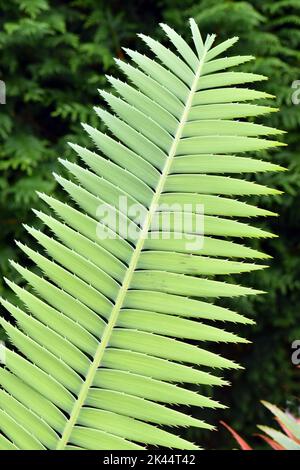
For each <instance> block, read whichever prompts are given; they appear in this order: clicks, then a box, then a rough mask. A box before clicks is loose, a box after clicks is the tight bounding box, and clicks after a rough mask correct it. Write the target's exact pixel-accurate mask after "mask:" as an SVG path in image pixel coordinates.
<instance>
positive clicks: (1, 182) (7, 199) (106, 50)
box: [0, 0, 300, 448]
mask: <svg viewBox="0 0 300 470" xmlns="http://www.w3.org/2000/svg"><path fill="white" fill-rule="evenodd" d="M0 9H1V19H0V22H1V30H0V48H1V63H0V79H1V80H4V81H5V83H6V90H7V97H6V101H7V103H6V104H5V105H0V119H1V121H0V122H1V124H0V139H1V146H0V170H1V173H0V188H1V196H0V220H1V234H0V249H1V261H0V270H1V274H2V275H4V276H6V277H8V278H10V279H13V280H15V281H16V282H17V281H18V279H17V278H16V271H12V270H10V268H9V263H8V259H9V258H13V259H15V260H19V261H20V262H26V261H25V260H23V259H21V258H20V257H21V254H20V252H19V251H18V250H16V249H15V244H14V238H18V239H19V238H22V241H25V242H26V240H27V236H26V234H25V232H24V231H23V229H22V225H21V224H22V223H24V222H26V223H27V224H32V223H34V225H35V226H36V225H37V222H36V220H34V218H33V214H32V212H31V207H32V206H34V207H35V208H39V207H40V206H41V202H40V201H39V200H38V198H37V196H36V194H35V190H39V191H45V192H48V193H52V192H53V191H54V190H55V183H54V180H53V178H52V175H51V173H52V172H53V171H59V172H61V169H60V168H59V165H58V163H57V157H60V156H62V155H63V156H65V157H66V158H72V159H73V158H74V155H73V154H72V153H71V152H70V150H69V149H68V147H67V146H66V143H67V142H68V141H74V142H77V143H79V144H83V145H86V144H88V140H87V137H86V135H85V133H83V132H82V130H81V126H80V122H81V121H83V122H89V123H92V124H94V125H97V118H96V117H95V114H94V112H93V111H92V106H93V105H94V104H97V103H99V102H100V99H99V97H98V93H97V88H99V87H102V88H103V85H105V86H107V85H106V79H105V74H116V73H117V72H116V70H115V66H114V61H113V57H115V56H117V57H119V58H123V52H122V49H121V45H122V46H125V47H126V46H129V47H131V48H135V47H138V48H139V49H141V47H142V44H141V42H140V41H138V40H137V38H136V33H137V32H144V33H146V34H151V35H155V36H158V35H161V32H160V31H159V30H158V29H157V23H158V22H159V21H164V22H167V23H168V24H170V25H171V26H173V27H175V28H176V29H177V30H178V31H179V32H180V31H182V33H183V34H184V32H185V31H187V29H186V22H187V18H188V17H190V16H193V17H194V18H195V19H196V21H197V22H198V23H199V24H200V27H201V29H202V31H203V33H204V34H205V33H207V32H210V33H211V32H215V33H217V34H218V36H219V38H220V40H221V39H226V38H227V37H230V36H236V35H238V36H240V38H241V39H240V41H239V43H238V44H237V45H236V46H235V52H236V53H240V52H242V53H243V54H248V53H249V54H254V55H255V56H256V57H257V61H256V62H255V63H251V62H250V63H249V64H247V66H245V67H244V68H245V70H250V71H252V72H256V73H262V74H264V75H267V76H269V77H270V80H269V82H264V83H260V84H259V86H258V88H259V89H263V88H264V89H265V90H266V91H268V92H270V93H272V94H274V95H276V96H277V105H278V106H279V107H280V108H281V112H280V114H272V115H270V116H267V117H266V118H264V120H263V122H264V123H265V124H266V125H271V126H275V127H279V128H282V129H284V130H286V131H288V134H287V135H286V136H285V141H286V142H287V143H288V144H289V146H288V147H286V148H283V150H282V151H280V152H276V153H272V154H270V155H268V154H267V153H265V154H264V155H263V158H266V159H272V160H273V161H275V162H276V163H280V164H282V165H283V166H286V167H288V168H290V170H291V171H290V172H286V173H279V174H276V175H270V176H266V175H263V176H259V177H257V179H258V181H260V180H261V179H263V181H264V183H265V184H269V185H272V186H276V187H277V188H278V189H281V190H283V191H284V192H285V195H284V197H282V198H273V199H272V198H270V201H269V200H268V201H259V205H261V206H264V207H268V208H270V209H271V210H273V211H274V212H279V213H280V217H279V218H273V219H271V218H270V220H266V221H258V224H259V225H260V226H265V227H267V228H269V229H271V230H272V231H274V232H276V233H277V234H278V235H279V238H277V239H273V240H270V241H267V242H266V241H265V242H262V246H261V248H263V250H264V251H266V252H267V253H269V254H271V255H272V256H273V257H274V259H273V260H272V261H271V262H270V268H269V269H268V270H266V271H264V272H259V273H258V274H252V275H249V276H246V275H244V283H245V285H255V287H256V288H257V289H263V290H266V291H267V292H268V294H267V295H266V296H261V297H260V298H257V299H255V298H254V299H253V298H249V299H245V300H243V301H242V302H241V301H239V311H240V312H241V313H243V314H245V315H246V316H248V317H250V318H253V319H254V320H256V321H257V326H256V327H254V328H253V327H252V328H251V327H246V328H245V331H244V332H240V333H241V334H242V333H243V334H244V336H247V337H248V338H249V336H250V339H251V340H252V341H253V343H254V344H253V345H249V346H245V345H241V346H236V347H232V346H228V347H226V351H227V353H229V354H230V353H231V356H232V357H233V358H234V359H236V360H237V361H239V362H240V363H241V364H242V365H243V366H245V367H246V371H242V372H235V373H234V374H231V375H230V376H229V377H228V379H229V380H230V381H231V382H232V384H233V387H232V388H231V387H230V388H227V389H222V390H220V391H219V392H218V393H220V395H222V400H221V401H222V402H223V403H224V402H225V403H226V404H227V405H228V406H229V407H230V408H229V410H228V411H226V412H224V415H223V416H222V418H224V419H225V420H226V421H227V422H229V423H230V424H231V425H232V426H233V427H234V428H235V429H236V430H237V431H239V432H240V431H241V432H242V433H244V434H245V435H247V436H248V435H249V434H251V432H253V431H255V427H256V423H258V422H262V421H264V422H265V416H264V415H262V413H264V410H263V407H261V406H258V403H259V400H260V399H266V400H268V401H270V402H273V403H276V404H277V405H279V406H285V405H286V403H287V401H288V400H291V401H292V404H293V400H294V396H299V380H298V382H297V380H296V369H295V367H294V366H293V365H292V363H291V360H290V355H291V352H292V350H291V342H292V341H293V340H294V339H300V326H299V325H300V295H299V284H300V281H299V280H298V279H300V275H299V274H300V273H299V271H300V264H299V261H298V257H299V241H298V238H299V234H298V230H299V226H300V224H299V221H300V211H299V186H300V159H299V153H300V139H299V131H298V129H299V124H300V104H299V105H298V106H296V105H293V103H292V99H291V98H292V93H293V92H295V89H293V88H292V83H293V82H294V81H295V80H300V72H299V65H300V52H299V51H300V31H299V24H300V2H299V0H294V1H293V0H264V1H261V0H251V1H248V2H247V1H229V0H199V1H197V2H195V1H192V0H180V1H179V0H147V1H141V0H140V1H138V0H135V1H132V0H128V1H126V2H121V1H110V2H107V1H105V0H102V1H100V0H74V1H70V2H65V1H62V0H60V1H55V0H53V1H47V0H11V1H9V2H8V1H4V0H0ZM298 97H300V93H299V94H298ZM33 221H34V222H33ZM2 275H1V279H2ZM0 290H1V292H0V293H1V295H3V296H4V297H7V296H8V295H9V294H8V291H7V290H6V287H5V283H4V281H2V280H0ZM235 305H236V303H235ZM224 395H226V396H225V399H224ZM215 415H216V416H218V418H220V417H221V415H220V413H219V412H218V413H215ZM210 421H212V419H210ZM197 432H199V431H195V434H194V435H193V436H192V439H194V440H195V441H198V442H199V440H200V439H199V436H197ZM203 437H204V439H206V443H207V444H206V446H207V447H209V448H212V447H215V448H220V447H222V446H224V445H226V444H225V443H227V442H230V441H229V440H228V439H227V436H226V433H225V432H223V431H222V433H213V434H209V433H205V435H204V436H201V443H203Z"/></svg>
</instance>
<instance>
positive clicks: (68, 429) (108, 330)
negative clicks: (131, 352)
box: [56, 48, 207, 450]
mask: <svg viewBox="0 0 300 470" xmlns="http://www.w3.org/2000/svg"><path fill="white" fill-rule="evenodd" d="M206 53H207V49H206V48H205V49H204V50H203V55H202V57H201V59H200V61H199V65H198V69H197V71H196V73H195V77H194V80H193V83H192V86H191V89H190V92H189V94H188V97H187V100H186V103H185V107H184V110H183V113H182V116H181V119H180V122H179V124H178V128H177V131H176V134H175V136H174V141H173V144H172V146H171V148H170V151H169V153H168V156H167V160H166V163H165V166H164V168H163V171H162V174H161V177H160V180H159V183H158V186H157V191H156V192H155V194H154V196H153V199H152V202H151V205H150V208H149V212H148V214H147V217H146V219H145V222H144V225H143V228H142V230H141V234H140V238H139V240H138V242H137V244H136V247H135V249H134V252H133V254H132V258H131V261H130V264H129V266H128V269H127V271H126V275H125V277H124V281H123V283H122V285H121V288H120V291H119V294H118V296H117V299H116V303H115V305H114V307H113V309H112V313H111V316H110V319H109V322H108V324H107V326H106V327H105V330H104V332H103V336H102V340H101V343H100V344H99V346H98V348H97V350H96V353H95V357H94V360H93V362H92V363H91V366H90V368H89V371H88V373H87V376H86V379H85V381H84V382H83V384H82V386H81V390H80V392H79V395H78V398H77V400H76V401H75V403H74V406H73V409H72V411H71V414H70V418H69V420H68V421H67V423H66V426H65V429H64V431H63V433H62V436H61V438H60V440H59V441H58V443H57V446H56V450H62V449H64V447H65V446H66V445H67V444H68V441H69V438H70V435H71V433H72V430H73V427H74V426H75V425H76V422H77V418H78V415H79V413H80V410H81V408H82V406H83V405H84V403H85V400H86V397H87V395H88V392H89V389H90V387H91V386H92V383H93V381H94V377H95V374H96V371H97V369H98V367H99V366H100V364H101V361H102V358H103V354H104V352H105V349H106V347H107V345H108V343H109V340H110V337H111V334H112V332H113V328H114V327H115V324H116V322H117V319H118V315H119V312H120V310H121V308H122V305H123V302H124V299H125V296H126V293H127V291H128V288H129V285H130V283H131V280H132V276H133V274H134V271H135V269H136V267H137V263H138V260H139V256H140V253H141V251H142V249H143V246H144V241H145V239H146V236H147V233H148V231H149V228H150V227H151V221H152V217H153V215H154V213H155V211H156V209H157V205H158V202H159V198H160V196H161V193H162V191H163V188H164V185H165V181H166V178H167V176H168V174H169V172H170V168H171V165H172V162H173V158H174V156H175V155H176V150H177V145H178V143H179V141H180V139H181V137H182V131H183V127H184V125H185V123H186V121H187V117H188V113H189V111H190V108H191V106H192V101H193V96H194V93H195V92H196V90H197V84H198V81H199V78H200V75H201V71H202V67H203V63H204V60H205V56H206Z"/></svg>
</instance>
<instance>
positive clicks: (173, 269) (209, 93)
mask: <svg viewBox="0 0 300 470" xmlns="http://www.w3.org/2000/svg"><path fill="white" fill-rule="evenodd" d="M190 26H191V39H192V41H193V45H189V44H188V43H187V42H186V41H185V40H184V39H183V38H182V37H181V36H180V35H179V34H178V33H177V32H176V31H174V30H173V29H172V28H170V27H169V26H167V25H164V24H162V25H161V27H162V29H163V31H164V33H165V34H166V36H167V38H168V40H169V46H170V47H169V46H168V47H166V46H164V45H162V44H160V43H159V42H158V41H156V40H154V39H152V38H150V37H148V36H145V35H143V34H141V35H140V38H141V39H142V41H143V42H144V43H145V44H146V46H147V47H148V49H149V56H148V55H143V54H140V53H138V52H136V51H133V50H130V49H125V53H126V55H127V57H128V60H129V62H128V63H127V62H125V61H123V60H119V59H118V60H116V63H117V65H118V66H119V68H120V71H121V72H123V74H124V75H125V77H127V79H128V83H126V81H122V79H116V78H114V77H111V76H108V77H107V78H108V81H109V82H110V84H111V85H112V92H108V91H103V90H99V92H100V96H101V99H102V105H100V106H97V107H95V112H96V114H97V116H98V118H99V119H100V120H101V121H102V125H101V126H102V127H101V129H102V128H103V127H105V128H106V131H100V130H98V129H96V128H95V127H92V126H90V125H88V124H85V123H83V124H82V125H83V128H84V130H85V131H86V133H87V134H88V135H89V137H90V139H91V142H93V143H94V149H88V148H85V147H84V146H81V145H77V144H75V143H70V144H69V145H70V147H71V148H72V149H73V150H74V151H75V153H76V154H77V155H78V156H79V158H80V164H78V163H73V162H71V161H69V160H66V159H60V160H59V161H60V163H61V164H62V166H63V167H64V170H65V171H64V174H65V173H66V172H68V173H69V175H70V179H68V178H66V177H62V176H60V175H58V174H55V173H54V178H55V180H56V181H57V183H58V184H59V185H60V186H61V187H62V188H63V189H64V191H65V192H66V193H67V194H68V196H69V202H68V203H63V202H60V201H59V200H58V199H56V198H54V197H50V196H48V195H46V194H44V193H41V192H39V193H38V194H39V197H40V198H41V199H42V200H43V201H44V202H45V203H46V204H47V206H48V208H49V209H50V213H49V214H48V213H47V214H46V213H44V212H42V211H36V210H34V212H35V214H36V216H37V217H38V219H39V220H40V221H42V222H43V223H44V224H45V226H46V227H47V229H48V230H47V232H46V233H44V232H42V231H41V230H38V229H37V228H35V227H31V226H29V225H25V226H24V227H25V229H26V230H27V232H28V235H30V237H32V238H33V239H34V241H35V245H37V246H39V251H36V250H35V249H32V248H31V247H30V246H28V245H25V244H23V243H21V242H20V241H17V242H16V243H17V246H18V247H19V248H20V249H21V250H22V251H23V253H24V255H25V256H27V257H28V258H29V259H30V260H31V263H33V264H34V268H33V269H32V270H30V269H27V268H24V267H23V266H21V265H20V264H19V263H16V262H15V261H11V265H12V267H13V268H14V269H15V270H16V271H17V272H18V275H19V276H20V277H21V278H22V279H23V280H24V281H25V282H26V285H25V286H23V285H22V287H21V286H18V285H17V284H15V283H14V282H12V281H10V280H8V279H5V281H6V283H7V285H8V286H9V287H10V288H11V290H12V291H13V292H14V293H15V295H16V296H17V298H18V302H17V303H16V304H14V303H13V301H11V299H10V300H6V299H2V298H1V299H0V302H1V304H2V305H3V306H4V307H5V308H6V310H7V311H8V312H9V313H10V318H11V319H12V322H11V323H10V322H9V321H8V320H6V319H5V318H1V319H0V324H1V326H2V327H3V328H4V329H5V331H6V333H7V336H8V337H9V339H10V342H11V343H12V345H13V347H12V348H6V354H5V356H6V357H5V360H6V362H5V366H4V367H1V368H0V383H1V387H2V388H1V391H0V429H1V437H0V449H8V450H15V449H34V450H45V449H50V450H54V449H56V450H67V449H106V450H112V449H120V450H121V449H124V450H131V449H132V450H135V449H137V450H139V449H145V448H146V446H147V445H157V446H162V447H170V448H177V449H191V450H194V449H198V447H197V446H196V445H195V444H193V443H191V442H188V441H186V440H185V439H182V438H181V437H179V436H177V435H176V434H174V433H172V432H171V431H170V430H168V431H166V430H163V429H161V426H165V425H166V426H184V427H185V426H195V427H199V428H203V429H207V430H209V429H212V426H211V425H210V424H208V423H206V422H204V421H203V420H202V419H196V418H194V417H193V416H190V415H188V414H185V413H183V412H181V411H178V410H177V409H175V408H174V407H173V406H172V405H178V404H181V405H187V406H195V407H196V406H197V407H200V408H208V409H210V408H212V409H219V408H220V409H222V408H224V407H225V405H223V404H221V403H219V402H217V401H215V400H214V399H213V398H211V397H208V396H205V395H204V394H203V393H202V392H201V393H198V391H192V390H189V389H188V388H185V387H184V384H185V383H188V384H198V385H199V386H201V385H208V386H214V385H216V386H222V385H228V383H227V382H226V380H224V379H223V378H221V377H219V376H218V374H217V373H216V372H214V371H211V369H220V370H222V369H240V368H241V366H240V365H239V364H236V363H235V362H234V361H232V360H231V359H228V358H225V357H223V356H222V355H218V354H216V353H214V352H213V346H214V344H215V343H221V342H222V343H248V341H247V340H246V339H244V338H241V337H239V336H238V335H237V334H234V333H232V332H230V331H227V329H226V326H227V324H226V322H231V323H240V324H252V323H254V322H253V320H251V319H248V318H245V317H244V316H243V315H242V314H241V313H237V312H234V311H232V310H230V309H228V308H225V307H221V306H220V305H218V299H219V298H222V297H225V298H227V297H240V296H245V295H255V294H260V293H263V292H261V291H259V290H256V289H253V288H252V287H247V286H243V285H238V284H236V283H232V282H233V281H231V283H229V282H227V281H226V279H225V280H224V279H223V278H219V277H218V276H224V275H231V274H241V273H243V272H251V271H255V270H260V269H263V268H265V267H266V266H265V265H264V264H258V263H256V262H255V260H263V259H267V258H269V256H268V255H266V254H264V253H261V252H259V251H257V250H255V249H253V248H251V247H249V246H247V239H248V238H266V237H274V236H275V235H273V234H271V233H269V232H267V231H265V230H263V229H261V228H260V227H259V223H257V226H252V225H249V224H247V223H245V221H243V220H240V219H239V218H242V219H243V218H249V217H260V216H263V217H266V216H274V215H276V214H274V213H273V212H271V211H269V210H267V209H264V208H261V207H256V206H254V205H253V204H251V202H250V201H249V200H247V201H245V200H241V199H240V196H247V197H248V196H251V195H256V196H259V195H261V196H265V195H278V194H280V191H278V190H277V189H275V188H270V187H267V186H264V185H262V184H258V183H255V182H253V181H251V180H249V179H247V180H246V179H244V178H242V176H240V177H238V176H237V177H236V176H235V174H243V173H247V174H251V173H256V172H267V171H283V170H284V168H282V167H281V166H279V165H277V164H274V163H272V162H267V161H263V160H260V159H256V158H254V156H253V152H256V151H262V150H264V149H274V150H275V149H276V148H277V147H279V146H280V145H283V143H282V142H278V141H276V140H274V139H275V138H276V136H279V135H281V134H282V131H280V130H279V129H275V128H271V127H267V126H264V125H262V124H256V123H254V122H252V119H251V122H248V121H247V120H246V118H248V117H251V118H253V117H256V116H261V115H264V114H266V113H271V112H274V111H277V109H275V108H272V107H270V106H264V105H260V104H256V103H255V101H256V100H261V99H266V98H268V99H269V98H272V97H273V96H272V95H270V94H267V93H264V92H260V91H257V90H252V89H250V88H248V87H247V88H246V87H238V85H240V84H245V83H248V84H249V83H252V82H256V81H260V80H264V79H265V78H266V77H264V76H261V75H257V74H254V73H245V72H238V71H237V72H236V71H232V70H231V68H232V67H235V66H237V65H240V64H243V63H245V62H248V61H249V60H252V59H253V57H252V56H248V55H247V56H240V55H232V56H228V57H222V56H221V54H223V53H224V52H225V51H227V50H228V49H229V48H230V47H231V46H233V45H234V43H235V42H236V41H237V38H236V37H234V38H232V39H228V40H227V41H225V42H223V43H221V44H217V45H216V46H214V41H215V36H214V35H209V36H208V37H207V38H205V39H202V36H201V34H200V31H199V29H198V26H197V25H196V23H195V21H194V20H193V19H191V20H190ZM103 104H104V106H103ZM104 107H105V109H104ZM239 119H242V121H240V120H239ZM247 151H250V152H251V158H250V157H247V156H242V155H239V154H242V153H244V152H247ZM236 154H238V155H236ZM120 201H126V204H125V205H124V204H123V205H122V204H120ZM103 208H105V210H106V211H109V212H110V215H112V214H114V216H115V218H116V220H115V222H117V223H116V224H115V225H112V226H111V225H110V224H109V223H108V222H107V221H106V220H105V217H104V214H103V213H101V214H100V215H99V209H103ZM133 208H134V210H133ZM137 213H139V214H142V216H141V218H137ZM185 216H187V217H188V220H189V225H188V226H187V225H185V224H181V225H178V220H177V219H176V217H177V218H178V217H179V219H180V220H182V219H183V218H184V217H185ZM166 220H167V221H168V224H167V226H166ZM103 230H104V231H105V236H101V235H100V232H101V231H102V232H103ZM102 232H101V233H102ZM102 235H103V233H102ZM231 238H233V240H231ZM241 238H245V240H246V241H245V244H242V243H241V240H240V239H241ZM211 299H213V300H214V301H215V303H212V302H211V301H210V300H211ZM206 320H208V321H210V323H209V324H206ZM212 321H213V322H214V323H213V326H212V324H211V323H212ZM220 322H222V323H221V325H222V327H220ZM190 340H192V342H191V341H190ZM195 341H198V342H201V347H199V346H197V345H196V344H194V342H195ZM205 342H210V345H209V346H206V343H205ZM276 412H277V411H276ZM191 414H192V412H191ZM275 414H276V413H275ZM280 418H281V419H283V418H282V416H281V415H280ZM286 419H288V418H286ZM287 424H292V423H287ZM265 431H266V432H267V433H268V432H269V431H268V430H265ZM269 434H270V432H269Z"/></svg>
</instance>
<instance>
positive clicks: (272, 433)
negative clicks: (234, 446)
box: [221, 401, 300, 450]
mask: <svg viewBox="0 0 300 470" xmlns="http://www.w3.org/2000/svg"><path fill="white" fill-rule="evenodd" d="M262 404H263V405H264V406H265V407H266V408H268V410H270V411H271V413H273V415H274V417H275V419H276V421H277V422H278V423H279V425H280V426H281V428H282V430H283V432H282V431H278V430H277V429H273V428H270V427H269V426H261V425H260V426H258V428H259V429H260V430H261V431H263V432H264V433H265V434H257V435H258V436H259V437H260V438H261V439H262V440H263V441H265V442H266V443H267V444H269V446H270V447H271V448H272V449H273V450H300V419H299V418H295V417H294V416H293V415H292V414H290V413H288V412H284V411H282V410H281V409H280V408H278V407H277V406H275V405H272V404H271V403H268V402H266V401H262ZM221 424H223V426H225V427H226V428H227V429H228V430H229V432H230V433H231V434H232V436H233V437H234V439H235V440H236V441H237V443H238V444H239V446H240V448H241V449H242V450H253V448H252V447H251V446H250V445H249V444H248V443H247V442H246V441H245V440H244V439H243V438H242V437H241V436H240V435H239V434H238V433H237V432H236V431H235V430H234V429H232V428H231V427H230V426H228V424H226V423H224V422H221Z"/></svg>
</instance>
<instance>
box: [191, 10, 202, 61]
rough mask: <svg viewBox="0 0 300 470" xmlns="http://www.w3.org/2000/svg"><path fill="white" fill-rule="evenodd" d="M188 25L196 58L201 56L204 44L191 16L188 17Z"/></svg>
mask: <svg viewBox="0 0 300 470" xmlns="http://www.w3.org/2000/svg"><path fill="white" fill-rule="evenodd" d="M190 26H191V30H192V36H193V41H194V44H195V47H196V50H197V53H198V58H199V59H200V57H201V56H202V52H203V47H204V45H203V40H202V37H201V33H200V31H199V28H198V26H197V24H196V22H195V20H194V19H193V18H190Z"/></svg>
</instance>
